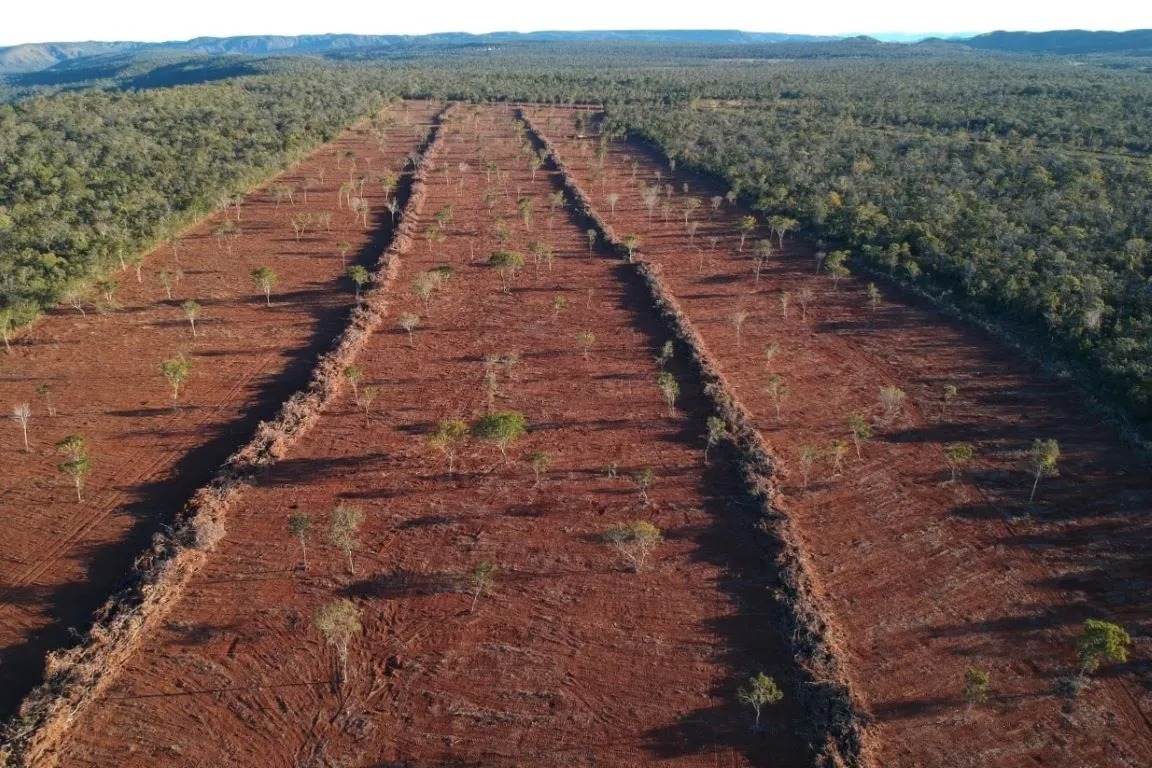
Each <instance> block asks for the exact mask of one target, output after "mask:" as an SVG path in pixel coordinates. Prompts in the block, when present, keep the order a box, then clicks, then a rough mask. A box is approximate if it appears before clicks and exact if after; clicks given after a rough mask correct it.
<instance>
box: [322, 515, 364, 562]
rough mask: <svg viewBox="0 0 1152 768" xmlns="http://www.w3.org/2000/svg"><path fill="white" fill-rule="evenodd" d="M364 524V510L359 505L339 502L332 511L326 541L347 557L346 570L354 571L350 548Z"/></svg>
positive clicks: (354, 546)
mask: <svg viewBox="0 0 1152 768" xmlns="http://www.w3.org/2000/svg"><path fill="white" fill-rule="evenodd" d="M363 524H364V511H363V510H361V509H360V507H354V506H352V505H350V504H344V503H340V504H337V505H336V509H335V510H333V512H332V525H331V527H330V528H329V529H328V543H329V544H331V545H332V546H334V547H336V548H337V549H339V550H342V551H343V552H344V555H345V556H346V557H347V558H348V572H349V573H351V574H355V573H356V565H355V563H353V562H352V550H354V549H356V542H357V537H358V536H359V533H360V526H361V525H363Z"/></svg>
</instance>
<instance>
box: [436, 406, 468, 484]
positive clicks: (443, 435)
mask: <svg viewBox="0 0 1152 768" xmlns="http://www.w3.org/2000/svg"><path fill="white" fill-rule="evenodd" d="M468 431H469V430H468V424H467V422H465V421H464V420H463V419H455V418H453V419H441V420H440V421H439V422H437V423H436V429H435V430H433V432H432V434H431V435H430V436H429V438H428V443H429V445H431V446H432V447H433V448H435V449H436V450H438V451H440V452H441V453H443V454H444V458H446V459H448V474H450V475H451V474H453V473H454V472H455V468H456V452H457V451H458V450H459V449H460V446H461V445H463V444H464V441H465V440H466V439H467V438H468Z"/></svg>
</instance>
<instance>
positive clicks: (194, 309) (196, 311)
mask: <svg viewBox="0 0 1152 768" xmlns="http://www.w3.org/2000/svg"><path fill="white" fill-rule="evenodd" d="M180 309H182V310H183V311H184V317H185V318H187V320H188V324H189V325H191V326H192V338H196V321H197V320H198V319H199V318H200V305H199V304H197V303H196V302H195V301H192V299H188V301H186V302H184V303H183V304H181V305H180Z"/></svg>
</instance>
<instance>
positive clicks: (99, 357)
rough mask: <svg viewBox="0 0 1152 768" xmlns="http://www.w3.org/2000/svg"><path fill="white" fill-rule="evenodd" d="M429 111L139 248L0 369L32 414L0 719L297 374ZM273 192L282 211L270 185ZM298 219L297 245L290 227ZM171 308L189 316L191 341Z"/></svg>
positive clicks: (366, 252) (327, 332)
mask: <svg viewBox="0 0 1152 768" xmlns="http://www.w3.org/2000/svg"><path fill="white" fill-rule="evenodd" d="M433 113H434V106H433V105H430V104H422V103H413V104H412V105H410V106H409V107H407V108H400V107H397V108H395V110H394V114H393V115H392V117H393V121H394V122H393V126H392V128H391V129H390V130H389V131H388V132H387V135H386V138H385V139H384V140H383V142H380V141H379V140H378V139H377V138H376V137H375V136H373V135H371V134H370V133H369V131H368V130H367V129H364V130H353V131H349V132H347V133H345V134H344V135H343V136H341V137H340V138H339V139H338V140H336V141H334V142H332V143H331V144H328V145H325V146H324V147H323V148H321V149H319V150H317V151H316V152H315V153H314V154H313V155H312V156H311V157H309V158H308V159H306V160H304V161H303V162H301V163H299V164H297V165H295V166H294V167H293V168H291V169H290V170H289V171H287V172H285V173H283V174H281V175H280V176H278V177H277V178H276V179H275V180H274V181H273V182H272V183H270V184H269V185H268V186H266V187H264V188H262V189H259V190H256V191H254V192H253V193H251V194H250V195H248V196H247V197H246V198H245V199H244V201H243V204H242V205H241V206H240V214H239V215H240V220H239V222H235V221H234V218H235V213H234V210H230V211H229V212H228V213H227V214H220V215H217V216H214V217H212V218H210V219H209V220H206V221H204V222H202V223H201V224H200V225H198V226H197V227H195V228H193V229H192V230H190V231H189V232H187V233H186V234H185V235H184V236H183V237H182V238H180V240H179V243H178V244H177V247H176V249H175V250H174V249H173V248H172V247H171V246H170V245H164V246H162V247H161V248H159V249H157V250H156V251H155V252H153V253H151V254H148V255H147V256H146V257H145V259H144V261H143V266H142V268H141V270H140V271H139V278H140V279H139V281H138V280H137V273H136V271H135V270H134V269H129V270H127V271H125V272H124V273H122V274H120V275H117V276H116V279H117V280H118V282H119V284H120V287H119V289H118V291H117V292H116V293H115V297H114V298H115V301H116V303H117V304H118V305H119V306H118V307H116V308H110V307H108V306H106V305H105V306H102V307H100V308H97V307H95V306H91V305H89V306H87V307H86V308H85V310H84V311H85V314H83V315H81V314H80V313H79V312H78V311H76V310H74V309H71V308H68V309H61V310H59V311H56V312H54V313H52V314H51V315H50V316H49V317H47V318H45V319H43V320H42V321H40V322H39V323H37V324H36V326H35V327H34V328H33V329H32V330H31V331H30V332H29V333H28V334H27V335H25V336H24V337H23V338H21V339H20V340H19V341H18V342H16V343H14V344H13V349H12V355H11V356H10V357H5V358H4V359H3V360H0V403H3V404H4V407H5V408H9V407H11V406H12V405H15V404H18V403H29V404H31V406H32V408H33V414H32V418H31V420H30V422H29V425H28V437H29V450H28V451H27V452H26V451H25V450H24V446H23V441H22V436H21V430H20V427H19V425H18V424H16V423H13V422H9V423H7V424H6V425H5V426H4V431H3V435H2V437H0V445H2V448H0V457H2V458H0V461H2V462H3V463H2V466H3V470H2V472H0V518H2V519H3V520H4V521H5V529H6V530H5V535H4V546H3V547H2V551H0V599H2V600H3V602H2V603H0V659H2V663H0V716H7V715H8V714H10V713H11V712H12V711H13V710H14V709H15V707H16V706H17V704H18V703H19V700H20V698H21V697H22V696H23V695H24V694H25V693H26V692H27V691H28V690H29V689H30V688H31V687H32V686H33V685H35V684H36V683H37V682H38V681H39V680H40V678H41V676H42V671H43V659H44V654H45V653H46V652H47V651H50V650H52V649H54V648H59V647H61V646H63V645H66V644H69V643H70V642H72V637H73V634H72V630H74V629H75V630H83V629H84V628H85V627H86V626H87V624H88V622H89V621H90V617H91V615H92V612H93V610H94V609H96V608H97V607H98V606H99V605H100V604H101V603H102V602H103V601H104V600H105V599H106V598H107V597H108V596H109V594H110V593H111V592H113V591H114V590H115V589H116V588H117V586H118V584H120V583H121V581H122V580H123V579H124V578H125V577H126V576H127V575H128V573H129V571H130V570H131V567H132V562H133V558H134V557H136V556H137V555H138V554H139V553H140V552H141V551H142V550H143V549H144V548H145V547H146V546H147V544H148V541H149V539H150V538H151V536H152V535H153V533H154V532H156V531H157V530H159V528H160V526H161V525H163V524H164V523H166V522H168V521H170V520H171V519H172V517H173V515H174V513H175V512H176V511H177V510H178V509H179V508H180V506H181V505H182V504H183V503H184V502H185V501H186V500H187V499H188V498H189V496H190V495H191V493H192V491H193V490H194V489H196V488H197V487H198V486H200V485H202V484H203V483H204V482H206V481H207V479H208V478H209V477H210V476H211V475H212V473H213V471H214V470H215V469H216V468H217V467H219V465H220V463H221V462H222V461H223V460H224V459H225V458H226V457H227V456H228V455H229V454H230V453H231V452H232V450H234V449H235V448H236V447H237V446H239V445H240V444H241V443H243V442H244V441H245V440H247V439H248V436H249V435H250V434H251V431H252V429H253V427H254V425H255V424H256V423H257V422H258V421H259V420H260V419H262V418H267V417H269V416H271V415H272V414H273V413H275V411H276V409H277V408H278V407H279V405H280V403H281V402H282V401H283V399H284V398H285V397H286V396H287V395H288V394H290V393H291V392H292V391H294V390H295V389H296V388H298V387H299V386H300V385H301V384H302V383H303V382H304V381H305V380H306V377H307V375H308V373H309V371H310V369H311V366H312V363H313V361H314V359H315V357H316V355H317V354H318V352H319V351H321V350H323V349H325V348H326V347H327V345H328V344H329V343H330V341H331V339H332V338H333V336H334V335H335V334H336V333H337V332H338V331H339V330H340V328H341V326H342V322H343V319H344V317H345V316H346V315H347V312H348V309H349V307H350V305H351V303H352V301H353V298H352V292H351V285H350V284H349V283H348V281H347V279H346V278H344V277H343V274H344V266H343V265H342V258H341V255H340V249H339V248H338V247H337V243H339V242H342V241H344V242H347V243H348V244H349V247H348V249H347V250H348V259H349V263H351V260H352V259H358V260H360V261H361V262H363V263H364V264H366V265H371V264H372V263H374V261H375V257H376V255H377V254H378V253H379V250H380V248H381V246H382V243H383V242H385V241H386V239H387V237H388V234H389V227H390V225H391V224H390V216H389V214H388V212H387V211H386V210H385V204H386V203H385V197H384V192H383V189H382V187H381V185H380V184H379V183H378V182H377V181H376V179H377V178H378V177H379V174H381V173H382V172H384V171H386V170H387V169H389V168H391V169H393V170H394V171H397V172H399V171H400V169H401V166H402V165H404V163H405V161H406V156H407V155H408V153H409V152H411V151H413V150H415V149H417V148H418V147H419V145H420V141H421V136H420V135H417V131H418V130H419V131H423V129H424V128H423V127H422V126H426V125H427V123H428V121H429V120H430V118H431V116H432V115H433ZM353 162H355V166H353ZM350 174H351V176H352V177H354V178H357V179H358V178H359V177H361V176H364V177H366V178H367V179H368V180H369V183H366V184H365V186H364V189H363V194H362V197H363V198H364V199H365V200H366V201H367V202H368V204H369V205H370V206H371V209H372V212H373V214H372V215H370V217H369V222H368V223H369V226H368V227H365V226H363V224H362V223H359V222H357V221H355V220H354V218H353V214H352V213H350V211H349V209H348V208H347V207H346V206H345V207H340V206H339V205H338V202H337V197H338V193H339V188H340V186H341V184H343V183H345V182H347V181H348V179H349V177H350ZM285 184H287V185H293V186H294V187H295V188H296V192H295V196H294V202H288V201H287V200H283V201H279V202H278V201H277V200H276V199H275V198H274V197H273V195H272V194H271V193H270V191H269V187H274V186H275V185H285ZM306 188H307V191H306V197H307V199H305V189H306ZM322 213H330V214H331V222H330V227H329V228H327V229H326V228H325V227H324V226H322V225H321V224H320V223H319V219H317V218H316V217H318V216H319V215H320V214H322ZM309 215H311V216H313V217H314V223H312V224H311V225H310V226H309V227H308V229H307V230H306V231H305V232H304V233H303V234H302V236H301V237H300V238H299V239H297V238H296V235H295V234H294V232H293V229H292V226H291V220H292V218H293V217H302V216H309ZM225 220H233V221H234V224H235V226H236V227H238V228H239V230H240V232H239V234H238V236H236V237H234V238H233V240H232V242H230V243H229V242H228V241H227V240H225V239H221V238H220V237H214V236H213V231H214V230H216V229H217V227H218V226H219V225H220V224H221V223H222V222H224V221H225ZM229 251H230V252H229ZM259 266H269V267H271V268H272V269H273V270H274V271H275V272H276V274H277V276H278V283H277V284H276V286H275V287H274V288H273V289H272V294H271V301H270V306H269V305H268V304H266V301H265V297H264V295H263V293H262V292H261V291H260V289H259V288H258V287H257V286H256V285H255V283H254V282H253V279H252V278H251V276H250V273H251V272H252V270H253V269H255V268H256V267H259ZM162 272H164V273H167V274H168V275H169V283H170V286H171V297H170V298H169V296H168V294H167V292H166V290H165V288H164V286H163V285H162V283H161V279H160V274H161V273H162ZM177 273H179V274H180V275H181V276H180V277H179V279H177V278H176V275H177ZM187 300H194V301H196V302H198V303H199V304H200V305H201V307H202V313H201V316H200V318H199V320H198V321H197V322H196V328H197V335H196V336H195V337H193V335H192V332H191V328H190V325H189V322H188V321H187V319H186V318H185V315H184V313H183V311H182V309H181V304H182V303H183V302H185V301H187ZM97 303H100V304H102V305H104V304H105V302H103V300H100V301H99V302H97ZM178 354H184V355H186V356H187V358H188V359H189V360H190V361H191V365H192V375H191V378H190V379H189V381H188V382H187V384H186V386H185V392H184V393H182V394H181V397H180V400H179V403H178V407H176V408H174V407H173V405H172V400H171V393H170V390H169V387H168V384H167V383H166V381H165V380H164V379H163V377H162V376H161V373H160V363H161V361H162V360H165V359H167V358H171V357H175V356H176V355H178ZM42 385H47V386H48V387H49V388H50V392H49V397H50V401H49V399H48V398H46V397H45V396H43V395H40V394H38V392H37V390H38V387H40V386H42ZM49 406H51V408H52V409H53V410H54V413H53V414H52V415H50V414H49V412H48V409H49ZM6 421H7V419H6ZM73 434H82V435H84V436H85V438H86V439H87V442H88V446H89V453H90V456H91V472H90V474H89V476H88V477H87V478H86V481H85V483H84V489H83V502H77V499H76V492H75V490H74V488H73V487H72V481H71V479H70V478H69V477H68V476H66V475H65V474H63V473H62V472H60V471H59V470H58V469H57V464H58V463H59V462H60V461H61V459H62V457H60V456H58V455H57V453H56V451H55V449H54V446H55V444H56V443H57V442H58V441H59V440H61V439H62V438H64V437H65V436H66V435H73Z"/></svg>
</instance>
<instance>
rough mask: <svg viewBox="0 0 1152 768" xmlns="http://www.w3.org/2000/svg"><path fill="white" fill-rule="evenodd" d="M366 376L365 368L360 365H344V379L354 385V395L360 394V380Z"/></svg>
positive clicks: (354, 396)
mask: <svg viewBox="0 0 1152 768" xmlns="http://www.w3.org/2000/svg"><path fill="white" fill-rule="evenodd" d="M363 378H364V369H363V368H361V367H360V366H358V365H346V366H344V380H345V381H347V382H348V385H349V386H350V387H352V397H353V398H356V397H358V396H359V394H360V380H361V379H363Z"/></svg>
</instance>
